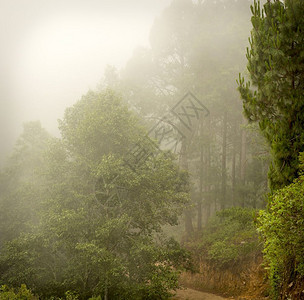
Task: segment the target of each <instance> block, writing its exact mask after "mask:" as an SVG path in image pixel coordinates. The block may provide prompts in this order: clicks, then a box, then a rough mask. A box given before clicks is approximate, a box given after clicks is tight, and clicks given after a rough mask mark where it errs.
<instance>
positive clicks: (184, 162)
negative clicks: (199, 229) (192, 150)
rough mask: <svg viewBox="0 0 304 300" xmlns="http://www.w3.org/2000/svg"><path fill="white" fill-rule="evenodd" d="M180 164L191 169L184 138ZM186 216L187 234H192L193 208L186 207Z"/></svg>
mask: <svg viewBox="0 0 304 300" xmlns="http://www.w3.org/2000/svg"><path fill="white" fill-rule="evenodd" d="M180 166H181V167H182V168H183V169H184V170H186V171H188V170H189V166H188V157H187V145H186V140H185V139H183V141H182V146H181V153H180ZM184 216H185V231H186V234H187V236H190V235H191V234H192V233H193V232H194V229H193V224H192V216H191V209H185V211H184Z"/></svg>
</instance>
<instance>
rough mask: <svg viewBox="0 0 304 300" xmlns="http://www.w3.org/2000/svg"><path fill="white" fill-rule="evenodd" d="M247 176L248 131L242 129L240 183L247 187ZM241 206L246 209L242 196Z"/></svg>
mask: <svg viewBox="0 0 304 300" xmlns="http://www.w3.org/2000/svg"><path fill="white" fill-rule="evenodd" d="M245 122H246V121H245V119H244V118H243V125H245V124H246V123H245ZM245 175H246V130H245V129H244V128H242V129H241V153H240V183H241V186H242V187H243V186H245ZM241 206H242V207H245V197H244V196H242V202H241Z"/></svg>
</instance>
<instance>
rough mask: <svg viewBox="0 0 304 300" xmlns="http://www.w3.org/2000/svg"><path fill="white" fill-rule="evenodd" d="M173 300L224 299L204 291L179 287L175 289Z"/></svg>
mask: <svg viewBox="0 0 304 300" xmlns="http://www.w3.org/2000/svg"><path fill="white" fill-rule="evenodd" d="M172 299H173V300H224V299H228V298H223V297H220V296H217V295H214V294H209V293H204V292H200V291H196V290H192V289H181V290H177V291H176V295H175V296H174V297H173V298H172Z"/></svg>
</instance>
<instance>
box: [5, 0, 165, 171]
mask: <svg viewBox="0 0 304 300" xmlns="http://www.w3.org/2000/svg"><path fill="white" fill-rule="evenodd" d="M168 3H169V0H168V1H164V0H158V1H149V0H145V1H105V0H102V1H95V0H94V1H58V0H55V1H52V2H49V1H37V0H30V1H9V2H8V1H5V0H2V1H0V25H1V29H0V43H1V49H0V62H1V71H0V72H1V74H0V78H1V80H0V82H1V91H2V95H1V102H0V113H1V118H0V119H1V130H0V133H1V134H0V137H1V151H0V153H1V154H0V161H1V165H2V164H3V161H4V159H5V157H6V156H7V155H8V154H9V152H10V151H11V149H12V146H13V144H14V142H15V140H16V138H17V136H18V135H19V134H20V133H21V130H22V124H23V123H24V122H27V121H32V120H41V122H42V124H43V126H44V127H45V128H46V129H47V130H48V131H49V132H50V133H52V134H54V135H57V136H58V134H59V133H58V129H57V128H58V124H57V119H58V118H61V117H62V116H63V112H64V110H65V108H66V107H68V106H71V105H72V104H73V103H75V102H76V101H77V100H78V99H80V97H81V95H83V94H85V93H86V92H87V91H88V90H89V89H95V88H96V85H97V84H99V83H100V81H101V79H102V77H103V72H104V70H105V67H106V66H107V65H113V66H115V67H117V68H118V69H119V68H122V67H123V66H124V64H125V63H126V61H127V60H128V58H129V57H130V56H131V55H132V52H133V50H134V49H135V48H136V47H137V46H148V44H149V40H148V38H149V30H150V28H151V26H152V24H153V20H154V18H155V17H156V16H157V15H158V14H160V12H161V10H162V9H163V8H164V7H165V6H166V5H167V4H168Z"/></svg>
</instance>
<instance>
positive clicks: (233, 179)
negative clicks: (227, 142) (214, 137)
mask: <svg viewBox="0 0 304 300" xmlns="http://www.w3.org/2000/svg"><path fill="white" fill-rule="evenodd" d="M236 132H237V124H236V121H235V122H234V124H233V133H232V134H233V137H232V166H231V177H232V178H231V181H232V182H231V183H232V205H233V206H236V199H235V198H236V193H235V186H236V178H235V159H236Z"/></svg>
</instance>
